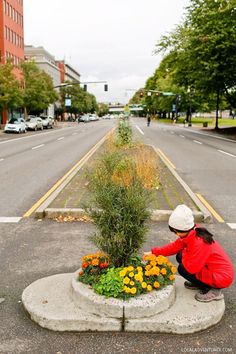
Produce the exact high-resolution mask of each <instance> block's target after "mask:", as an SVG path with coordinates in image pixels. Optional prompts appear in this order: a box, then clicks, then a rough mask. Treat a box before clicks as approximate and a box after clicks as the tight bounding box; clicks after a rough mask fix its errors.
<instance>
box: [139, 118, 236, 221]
mask: <svg viewBox="0 0 236 354" xmlns="http://www.w3.org/2000/svg"><path fill="white" fill-rule="evenodd" d="M132 122H133V125H134V127H135V128H136V131H137V132H138V134H139V135H140V137H141V138H142V139H143V140H144V141H145V142H146V143H149V144H152V145H154V146H156V147H157V148H159V149H161V151H162V152H163V153H164V154H165V155H166V156H167V157H168V158H169V159H170V160H171V162H172V163H173V164H174V166H175V167H176V171H177V172H178V174H179V175H180V176H181V177H182V178H183V180H184V181H185V182H186V183H187V184H188V185H189V186H190V187H191V189H192V190H193V191H194V192H195V193H199V194H201V195H202V196H203V197H204V198H205V199H206V200H207V201H208V203H209V204H210V205H211V206H212V207H213V208H214V209H215V210H216V211H217V212H218V213H219V214H220V215H221V216H222V217H223V219H224V220H225V222H226V223H230V224H234V223H236V203H235V201H236V188H235V181H236V141H233V140H230V139H226V138H222V137H218V136H214V135H210V134H207V133H205V132H202V131H200V130H199V129H198V130H196V129H193V128H189V127H181V126H178V125H174V124H173V125H167V124H157V123H156V122H152V123H151V126H150V127H147V125H146V120H144V119H132ZM235 226H236V224H235Z"/></svg>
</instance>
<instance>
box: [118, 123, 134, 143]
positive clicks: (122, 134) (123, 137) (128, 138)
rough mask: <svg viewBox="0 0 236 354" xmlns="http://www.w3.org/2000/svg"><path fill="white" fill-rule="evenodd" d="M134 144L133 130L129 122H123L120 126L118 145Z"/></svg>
mask: <svg viewBox="0 0 236 354" xmlns="http://www.w3.org/2000/svg"><path fill="white" fill-rule="evenodd" d="M131 142H132V128H131V126H130V124H129V122H128V121H124V120H121V121H120V122H119V126H118V135H117V145H120V146H123V145H128V144H130V143H131Z"/></svg>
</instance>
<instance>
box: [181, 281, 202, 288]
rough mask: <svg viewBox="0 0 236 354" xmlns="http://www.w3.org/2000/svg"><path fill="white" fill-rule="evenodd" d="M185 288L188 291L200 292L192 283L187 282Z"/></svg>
mask: <svg viewBox="0 0 236 354" xmlns="http://www.w3.org/2000/svg"><path fill="white" fill-rule="evenodd" d="M184 286H185V288H186V289H189V290H199V287H198V286H197V285H195V284H193V283H190V281H185V282H184Z"/></svg>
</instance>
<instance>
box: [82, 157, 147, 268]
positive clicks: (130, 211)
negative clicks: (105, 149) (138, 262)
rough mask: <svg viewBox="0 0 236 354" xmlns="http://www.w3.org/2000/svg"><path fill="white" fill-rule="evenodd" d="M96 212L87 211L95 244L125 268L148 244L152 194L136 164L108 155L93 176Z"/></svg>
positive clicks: (92, 186)
mask: <svg viewBox="0 0 236 354" xmlns="http://www.w3.org/2000/svg"><path fill="white" fill-rule="evenodd" d="M90 188H91V191H92V194H93V208H90V209H89V210H88V213H89V216H90V217H91V218H92V219H93V221H94V223H95V225H96V226H97V227H98V230H99V232H98V233H95V234H94V235H93V236H92V240H93V242H94V244H95V245H96V246H97V247H98V248H99V249H101V250H102V251H103V252H105V253H107V254H108V255H109V257H110V260H111V262H112V263H113V264H114V265H115V266H116V267H120V266H125V265H127V264H128V263H129V261H130V259H131V257H132V256H133V255H134V254H136V253H137V251H138V250H139V249H140V247H141V246H142V245H143V242H144V241H145V235H146V233H147V231H148V227H147V220H148V218H149V216H150V212H149V211H148V209H147V207H148V203H149V198H150V194H149V191H148V190H147V189H145V188H144V187H143V185H142V183H141V181H140V179H139V177H138V175H137V173H136V169H135V165H134V162H133V161H132V160H131V159H128V158H126V157H122V155H121V154H120V153H112V154H109V153H108V154H105V155H104V156H103V158H102V159H101V161H100V162H99V164H98V167H97V169H96V171H95V173H94V175H93V176H92V181H91V183H90Z"/></svg>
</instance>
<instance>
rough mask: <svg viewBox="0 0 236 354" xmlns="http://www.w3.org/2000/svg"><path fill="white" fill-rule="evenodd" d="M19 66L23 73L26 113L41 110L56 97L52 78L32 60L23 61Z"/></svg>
mask: <svg viewBox="0 0 236 354" xmlns="http://www.w3.org/2000/svg"><path fill="white" fill-rule="evenodd" d="M21 68H22V70H23V74H24V95H23V100H24V107H25V109H26V112H27V114H28V113H30V112H32V111H34V112H35V111H38V112H40V111H42V110H44V109H46V108H47V107H48V106H49V105H50V104H51V103H54V102H55V101H56V100H57V99H58V95H57V93H56V91H55V90H54V87H53V81H52V78H51V77H50V76H49V75H48V74H47V73H46V72H44V71H43V70H41V69H40V68H39V67H38V66H37V65H36V63H35V62H34V61H25V62H23V63H22V65H21Z"/></svg>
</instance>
